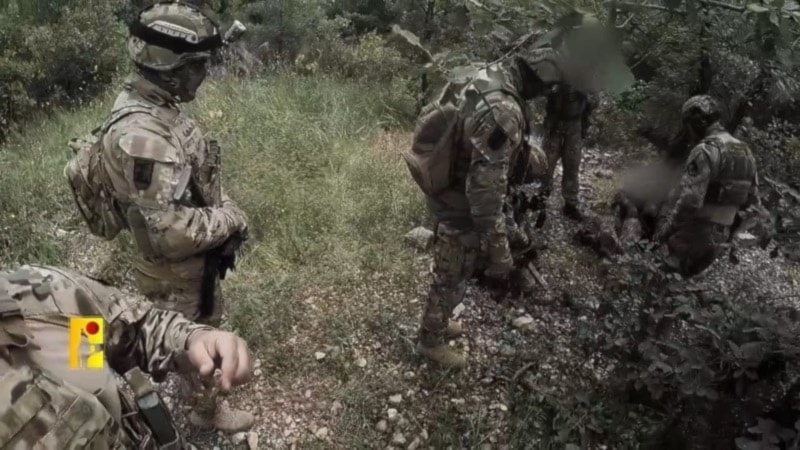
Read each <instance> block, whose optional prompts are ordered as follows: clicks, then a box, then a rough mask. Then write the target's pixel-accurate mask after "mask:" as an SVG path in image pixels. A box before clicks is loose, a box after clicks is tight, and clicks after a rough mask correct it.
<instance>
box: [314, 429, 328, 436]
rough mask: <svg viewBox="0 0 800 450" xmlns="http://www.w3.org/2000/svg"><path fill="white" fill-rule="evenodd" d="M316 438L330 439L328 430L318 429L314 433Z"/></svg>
mask: <svg viewBox="0 0 800 450" xmlns="http://www.w3.org/2000/svg"><path fill="white" fill-rule="evenodd" d="M314 436H316V437H317V438H318V439H325V438H326V437H328V428H326V427H321V428H318V429H317V431H315V432H314Z"/></svg>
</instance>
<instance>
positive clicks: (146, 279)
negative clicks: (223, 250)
mask: <svg viewBox="0 0 800 450" xmlns="http://www.w3.org/2000/svg"><path fill="white" fill-rule="evenodd" d="M134 272H135V278H136V284H137V287H138V288H139V291H140V292H141V293H142V295H144V296H145V297H147V298H148V299H149V300H150V301H152V302H153V303H154V304H155V305H156V306H157V307H158V308H162V309H168V310H171V311H177V312H179V313H181V314H183V315H184V316H185V317H186V318H188V319H191V320H193V321H196V322H198V323H203V324H207V325H211V326H213V327H218V326H219V325H220V321H221V319H222V307H223V302H222V301H221V299H222V291H221V289H220V285H219V280H217V283H216V289H215V291H214V304H215V307H214V313H213V314H212V315H211V316H210V317H206V318H203V319H200V310H199V305H200V285H201V280H200V279H197V280H185V279H182V280H175V279H172V280H169V279H162V278H156V277H154V276H152V275H150V274H148V272H149V271H145V270H142V269H140V268H139V267H136V269H135V271H134ZM201 274H202V272H201ZM180 377H181V383H180V389H181V391H180V394H181V396H182V397H183V398H184V400H185V401H186V402H187V403H188V404H189V405H191V406H192V410H193V411H195V412H196V413H197V414H199V415H200V416H201V417H209V418H210V417H213V415H214V414H215V412H216V409H217V398H218V395H217V391H216V389H214V388H212V387H206V385H205V384H204V383H203V381H202V380H201V379H200V377H199V376H198V375H197V374H196V373H187V374H182V375H180Z"/></svg>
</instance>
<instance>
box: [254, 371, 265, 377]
mask: <svg viewBox="0 0 800 450" xmlns="http://www.w3.org/2000/svg"><path fill="white" fill-rule="evenodd" d="M262 373H263V372H262V371H261V369H256V370H254V371H253V375H255V376H257V377H260V376H261V374H262Z"/></svg>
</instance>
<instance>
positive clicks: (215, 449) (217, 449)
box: [214, 445, 222, 450]
mask: <svg viewBox="0 0 800 450" xmlns="http://www.w3.org/2000/svg"><path fill="white" fill-rule="evenodd" d="M214 450H222V449H221V448H219V447H217V446H216V445H215V446H214Z"/></svg>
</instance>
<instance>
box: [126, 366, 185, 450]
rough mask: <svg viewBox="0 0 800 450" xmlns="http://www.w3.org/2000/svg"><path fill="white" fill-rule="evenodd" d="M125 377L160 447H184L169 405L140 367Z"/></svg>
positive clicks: (143, 418) (171, 448)
mask: <svg viewBox="0 0 800 450" xmlns="http://www.w3.org/2000/svg"><path fill="white" fill-rule="evenodd" d="M125 379H126V380H127V381H128V385H129V386H130V387H131V389H132V390H133V395H134V398H135V402H136V408H137V409H138V410H139V416H140V417H141V418H142V420H143V421H144V423H145V424H146V425H147V428H149V429H150V431H152V433H153V438H154V440H155V441H156V443H157V444H158V448H159V449H163V450H173V449H174V450H180V449H182V448H183V443H182V441H181V438H180V434H179V433H178V431H177V430H176V428H175V424H174V423H173V422H172V417H171V415H170V413H169V410H168V409H167V406H166V405H165V404H164V402H163V400H161V396H160V395H158V392H156V391H155V389H153V385H152V384H150V382H149V381H148V380H147V378H145V376H144V374H143V373H142V371H141V370H140V369H139V368H138V367H137V368H133V369H131V370H129V371H128V372H127V373H126V374H125Z"/></svg>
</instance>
